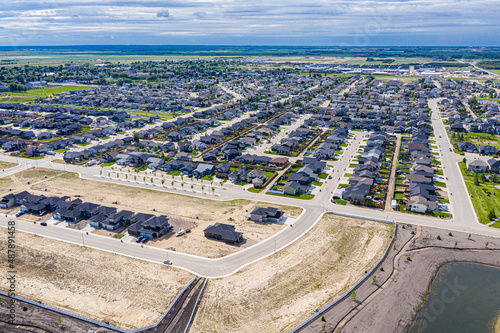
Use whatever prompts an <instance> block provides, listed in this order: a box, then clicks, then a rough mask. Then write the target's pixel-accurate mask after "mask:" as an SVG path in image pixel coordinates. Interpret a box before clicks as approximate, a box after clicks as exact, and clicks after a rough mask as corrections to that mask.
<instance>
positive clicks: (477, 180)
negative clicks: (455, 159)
mask: <svg viewBox="0 0 500 333" xmlns="http://www.w3.org/2000/svg"><path fill="white" fill-rule="evenodd" d="M474 185H476V186H478V185H479V177H478V176H477V173H474Z"/></svg>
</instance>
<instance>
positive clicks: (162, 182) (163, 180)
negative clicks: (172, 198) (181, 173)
mask: <svg viewBox="0 0 500 333" xmlns="http://www.w3.org/2000/svg"><path fill="white" fill-rule="evenodd" d="M163 184H165V179H162V180H161V186H163V187H165V185H163Z"/></svg>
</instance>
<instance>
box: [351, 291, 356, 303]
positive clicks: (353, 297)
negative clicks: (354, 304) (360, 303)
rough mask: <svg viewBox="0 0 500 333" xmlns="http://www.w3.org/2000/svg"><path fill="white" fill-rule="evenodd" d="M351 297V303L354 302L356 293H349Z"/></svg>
mask: <svg viewBox="0 0 500 333" xmlns="http://www.w3.org/2000/svg"><path fill="white" fill-rule="evenodd" d="M351 297H352V300H353V301H355V300H356V292H355V291H353V292H352V293H351Z"/></svg>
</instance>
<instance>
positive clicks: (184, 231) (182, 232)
mask: <svg viewBox="0 0 500 333" xmlns="http://www.w3.org/2000/svg"><path fill="white" fill-rule="evenodd" d="M185 233H186V230H181V231H179V232H177V233H176V234H175V236H176V237H180V236H182V235H184V234H185Z"/></svg>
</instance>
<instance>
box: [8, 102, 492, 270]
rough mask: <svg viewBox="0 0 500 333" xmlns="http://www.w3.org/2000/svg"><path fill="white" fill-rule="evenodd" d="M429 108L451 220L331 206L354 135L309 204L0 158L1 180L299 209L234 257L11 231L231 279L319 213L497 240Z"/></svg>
mask: <svg viewBox="0 0 500 333" xmlns="http://www.w3.org/2000/svg"><path fill="white" fill-rule="evenodd" d="M429 105H430V107H431V109H432V124H433V127H434V130H435V133H436V141H437V145H438V147H439V150H440V152H441V154H442V163H443V167H444V173H445V177H448V179H449V180H448V181H447V184H448V189H449V192H450V193H451V195H450V201H451V207H452V213H453V216H454V218H453V219H452V220H446V219H439V218H431V217H426V216H422V215H415V214H405V213H400V212H384V211H382V210H375V209H369V208H362V207H357V206H354V205H351V206H342V205H338V204H333V203H331V197H332V193H333V191H334V190H335V189H336V188H337V186H338V183H339V179H340V178H341V177H342V175H343V174H344V172H345V170H346V169H347V167H348V166H349V164H350V162H351V160H352V158H353V156H355V154H356V151H357V149H358V147H359V144H360V143H361V141H362V140H363V138H364V136H365V135H367V134H368V133H366V132H365V133H363V132H355V134H354V138H353V139H352V140H351V143H350V144H349V146H348V147H347V149H346V151H345V152H344V154H343V155H342V157H341V158H340V159H339V160H338V161H335V162H329V164H331V165H333V166H334V168H333V170H330V175H331V176H332V179H327V180H326V181H325V184H324V185H323V186H322V187H321V192H318V193H317V195H316V196H315V198H314V199H312V200H300V199H293V198H283V197H279V196H271V195H265V194H256V193H250V192H247V191H245V190H243V189H242V187H239V186H226V187H225V189H220V190H217V192H216V194H215V195H214V194H211V193H208V191H207V193H194V194H193V193H190V192H189V191H188V190H181V189H172V188H169V187H162V186H152V185H146V184H144V183H136V182H132V181H128V182H127V181H125V180H117V179H109V178H103V177H101V176H100V175H99V170H100V168H99V167H81V166H75V165H62V164H58V163H53V162H51V160H52V159H54V158H60V157H57V156H52V157H50V158H45V159H43V160H30V159H19V158H15V157H10V156H0V160H4V161H9V162H16V163H20V165H18V166H16V167H14V168H11V169H7V170H4V171H2V172H0V177H6V176H9V175H11V174H13V173H16V172H19V171H22V170H25V169H26V168H30V167H37V166H39V167H46V168H51V169H58V170H65V171H72V172H77V173H79V174H80V177H82V178H84V179H91V180H95V181H103V182H112V183H117V184H121V185H126V186H135V187H142V188H148V189H151V188H154V189H155V190H158V191H164V192H170V193H179V194H184V195H193V196H196V197H200V198H206V199H212V200H231V199H249V200H258V201H263V202H266V203H270V204H273V203H275V204H285V205H294V206H300V207H302V208H303V209H304V212H303V213H302V215H301V216H300V217H299V218H298V219H297V220H296V221H295V222H294V223H293V225H292V226H287V227H285V228H284V229H283V230H281V231H280V232H279V233H277V234H276V235H274V236H272V237H270V238H268V239H266V240H264V241H262V242H260V243H258V244H255V245H253V246H252V247H249V248H247V249H244V250H241V251H239V252H236V253H234V254H231V255H228V256H225V257H221V258H217V259H210V258H204V257H199V256H194V255H189V254H185V253H179V252H174V251H168V250H163V249H158V248H154V247H149V246H147V245H144V247H141V246H140V245H138V244H135V243H121V242H120V241H119V240H116V239H113V238H110V237H104V236H99V235H94V234H89V235H86V234H85V233H83V232H81V231H77V230H72V229H69V228H66V229H64V228H58V227H52V226H48V227H42V226H40V225H39V224H32V223H28V222H24V221H17V222H16V228H17V230H20V231H25V232H29V233H33V234H38V235H41V236H45V237H51V238H54V239H58V240H62V241H66V242H71V243H74V244H80V245H85V246H90V247H93V248H96V249H100V250H104V251H108V252H112V253H118V254H122V255H126V256H130V257H134V258H139V259H143V260H149V261H153V262H158V263H161V262H163V260H165V259H169V260H171V261H172V262H173V264H174V266H175V267H179V268H182V269H185V270H188V271H190V272H192V273H195V274H197V275H200V276H204V277H208V278H215V277H222V276H227V275H231V274H233V273H235V272H237V271H238V270H239V269H241V268H243V267H245V266H247V265H249V264H251V263H253V262H255V261H258V260H260V259H262V258H265V257H266V256H269V255H271V254H273V253H275V252H276V251H279V250H280V249H282V248H284V247H286V246H288V245H290V244H292V243H293V242H294V241H295V240H297V239H299V238H300V237H301V236H302V235H303V234H305V233H306V232H307V231H308V230H309V229H311V228H312V227H313V226H314V225H315V224H316V222H317V221H318V220H319V219H320V218H321V216H322V215H323V213H325V212H332V213H335V214H340V215H345V216H351V217H357V218H365V219H372V220H378V221H385V222H402V223H411V224H416V225H423V226H430V227H437V228H442V229H446V230H450V231H463V232H468V233H471V234H481V235H486V236H492V237H500V230H498V229H494V228H489V227H486V226H484V225H481V224H479V223H478V222H477V218H476V216H475V213H474V210H473V207H472V203H471V201H470V198H469V197H468V194H467V190H466V187H465V183H464V181H463V180H462V176H461V173H460V170H459V168H458V164H457V162H458V161H460V160H461V159H462V156H459V155H456V154H454V153H453V152H450V148H451V145H450V142H449V140H448V138H447V135H446V132H445V128H444V125H443V123H442V122H441V120H440V118H439V115H438V111H437V101H436V100H431V101H430V102H429ZM11 218H12V217H9V216H5V215H2V216H0V226H6V225H7V222H8V221H9V220H10V219H11Z"/></svg>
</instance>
